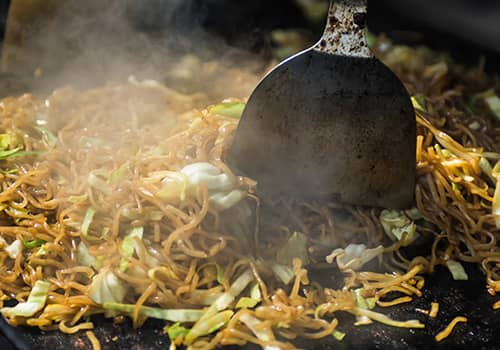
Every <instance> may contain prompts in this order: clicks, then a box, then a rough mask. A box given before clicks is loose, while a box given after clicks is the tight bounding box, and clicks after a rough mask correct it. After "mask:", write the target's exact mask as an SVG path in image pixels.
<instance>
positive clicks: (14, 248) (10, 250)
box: [4, 239, 23, 259]
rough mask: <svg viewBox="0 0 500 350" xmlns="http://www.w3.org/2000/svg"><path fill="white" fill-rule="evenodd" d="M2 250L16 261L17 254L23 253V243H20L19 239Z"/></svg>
mask: <svg viewBox="0 0 500 350" xmlns="http://www.w3.org/2000/svg"><path fill="white" fill-rule="evenodd" d="M4 249H5V251H6V252H7V254H8V255H9V257H10V258H11V259H16V258H17V257H18V256H19V254H21V253H22V252H23V242H21V240H19V239H16V240H15V241H14V242H12V243H11V244H10V245H8V246H7V247H5V248H4Z"/></svg>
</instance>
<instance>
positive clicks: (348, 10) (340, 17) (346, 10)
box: [314, 0, 373, 57]
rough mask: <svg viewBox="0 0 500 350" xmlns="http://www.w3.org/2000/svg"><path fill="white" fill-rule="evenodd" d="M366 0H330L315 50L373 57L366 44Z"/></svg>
mask: <svg viewBox="0 0 500 350" xmlns="http://www.w3.org/2000/svg"><path fill="white" fill-rule="evenodd" d="M366 1H367V0H336V1H335V0H330V8H329V10H328V19H327V22H326V27H325V31H324V33H323V36H322V37H321V40H320V41H319V42H318V43H317V44H316V45H315V46H314V49H315V50H318V51H321V52H326V53H331V54H336V55H342V56H355V57H373V54H372V52H371V50H370V49H369V48H368V45H367V44H366V38H365V22H366Z"/></svg>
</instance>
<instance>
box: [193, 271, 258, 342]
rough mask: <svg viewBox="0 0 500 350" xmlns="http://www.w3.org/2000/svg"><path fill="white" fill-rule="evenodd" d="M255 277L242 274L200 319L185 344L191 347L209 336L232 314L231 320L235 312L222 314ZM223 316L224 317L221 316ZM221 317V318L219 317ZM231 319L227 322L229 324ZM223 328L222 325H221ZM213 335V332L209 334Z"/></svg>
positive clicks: (249, 272) (247, 272) (248, 273)
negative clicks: (199, 339)
mask: <svg viewBox="0 0 500 350" xmlns="http://www.w3.org/2000/svg"><path fill="white" fill-rule="evenodd" d="M252 280H253V275H252V272H251V271H250V270H246V271H245V272H244V273H243V274H241V275H240V276H239V277H238V278H237V279H236V280H235V281H234V282H233V283H232V284H231V287H230V288H229V290H228V291H227V292H225V293H223V294H222V295H221V296H220V297H219V298H217V300H216V301H215V302H214V303H213V304H212V305H211V306H210V307H209V308H208V309H207V310H206V312H205V313H204V314H203V317H202V318H200V319H199V320H198V321H197V322H196V323H195V324H194V325H193V327H192V328H191V330H190V331H189V333H188V335H187V336H186V339H185V344H186V345H190V344H191V343H192V342H193V341H194V340H195V339H196V338H198V337H200V336H203V335H205V334H208V333H207V332H208V331H209V330H211V329H212V328H213V327H215V326H216V325H220V323H221V322H222V319H223V318H224V317H227V316H228V315H229V313H230V316H229V318H231V316H232V314H233V312H232V311H226V313H225V314H224V313H223V312H221V311H222V310H225V309H227V308H228V307H229V305H231V303H232V302H233V301H234V299H235V298H236V297H237V296H238V295H240V294H241V292H243V290H244V289H245V288H246V287H247V286H248V284H250V282H252ZM220 314H223V315H224V316H220ZM218 315H219V316H218ZM229 318H228V319H227V320H226V321H225V322H227V321H228V320H229ZM221 327H222V325H221ZM209 333H211V332H209Z"/></svg>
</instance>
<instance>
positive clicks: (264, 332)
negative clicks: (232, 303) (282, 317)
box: [240, 313, 280, 350]
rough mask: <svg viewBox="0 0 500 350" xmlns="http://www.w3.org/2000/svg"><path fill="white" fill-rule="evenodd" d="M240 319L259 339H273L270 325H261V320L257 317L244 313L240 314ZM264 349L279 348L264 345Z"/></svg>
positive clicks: (272, 349) (266, 340) (265, 340)
mask: <svg viewBox="0 0 500 350" xmlns="http://www.w3.org/2000/svg"><path fill="white" fill-rule="evenodd" d="M240 321H241V322H242V323H243V324H244V325H245V326H247V327H248V328H249V329H250V330H251V331H252V333H253V334H255V336H256V337H257V338H259V339H260V340H262V341H264V342H270V341H272V340H274V335H273V332H272V330H271V329H270V327H262V321H261V320H259V319H258V318H256V317H254V316H252V315H250V314H248V313H245V314H242V315H241V316H240ZM263 349H264V350H280V348H279V347H277V346H272V345H266V346H264V347H263Z"/></svg>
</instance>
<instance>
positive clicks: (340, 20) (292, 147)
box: [226, 0, 416, 208]
mask: <svg viewBox="0 0 500 350" xmlns="http://www.w3.org/2000/svg"><path fill="white" fill-rule="evenodd" d="M365 20H366V1H365V0H339V1H335V2H334V1H332V2H331V4H330V8H329V14H328V20H327V24H326V28H325V32H324V34H323V36H322V38H321V39H320V40H319V41H318V43H317V44H316V45H314V46H313V47H311V48H309V49H307V50H305V51H303V52H300V53H298V54H296V55H294V56H292V57H290V58H289V59H287V60H285V61H284V62H282V63H281V64H279V65H278V66H276V67H275V68H274V69H273V70H272V71H271V72H269V73H268V74H267V75H266V76H265V77H264V78H263V79H262V80H261V82H260V83H259V84H258V85H257V87H256V88H255V90H254V91H253V93H252V94H251V96H250V98H249V100H248V103H247V105H246V107H245V109H244V111H243V114H242V117H241V120H240V123H239V125H238V128H237V130H236V132H235V135H234V140H233V143H232V145H231V147H230V149H229V150H228V152H227V156H226V160H227V162H228V163H229V165H230V167H231V168H232V169H233V170H234V171H235V173H237V174H244V175H246V176H249V177H252V178H254V179H255V180H257V182H258V185H257V191H258V192H261V193H262V192H263V193H269V194H273V195H285V196H288V197H298V198H304V199H335V200H339V201H341V202H346V203H350V204H355V205H365V206H379V207H386V208H408V207H410V206H412V204H413V201H414V191H415V171H416V170H415V168H416V166H415V152H416V122H415V112H414V110H413V107H412V104H411V100H410V96H409V95H408V92H407V91H406V89H405V87H404V86H403V84H402V83H401V81H399V79H398V78H397V77H396V75H395V74H394V73H393V72H392V71H390V70H389V69H388V68H387V67H386V66H385V65H384V64H382V63H381V62H380V61H379V60H377V59H376V58H375V57H374V56H373V54H372V52H371V51H370V49H369V48H368V46H367V44H366V39H365V32H364V28H365Z"/></svg>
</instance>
